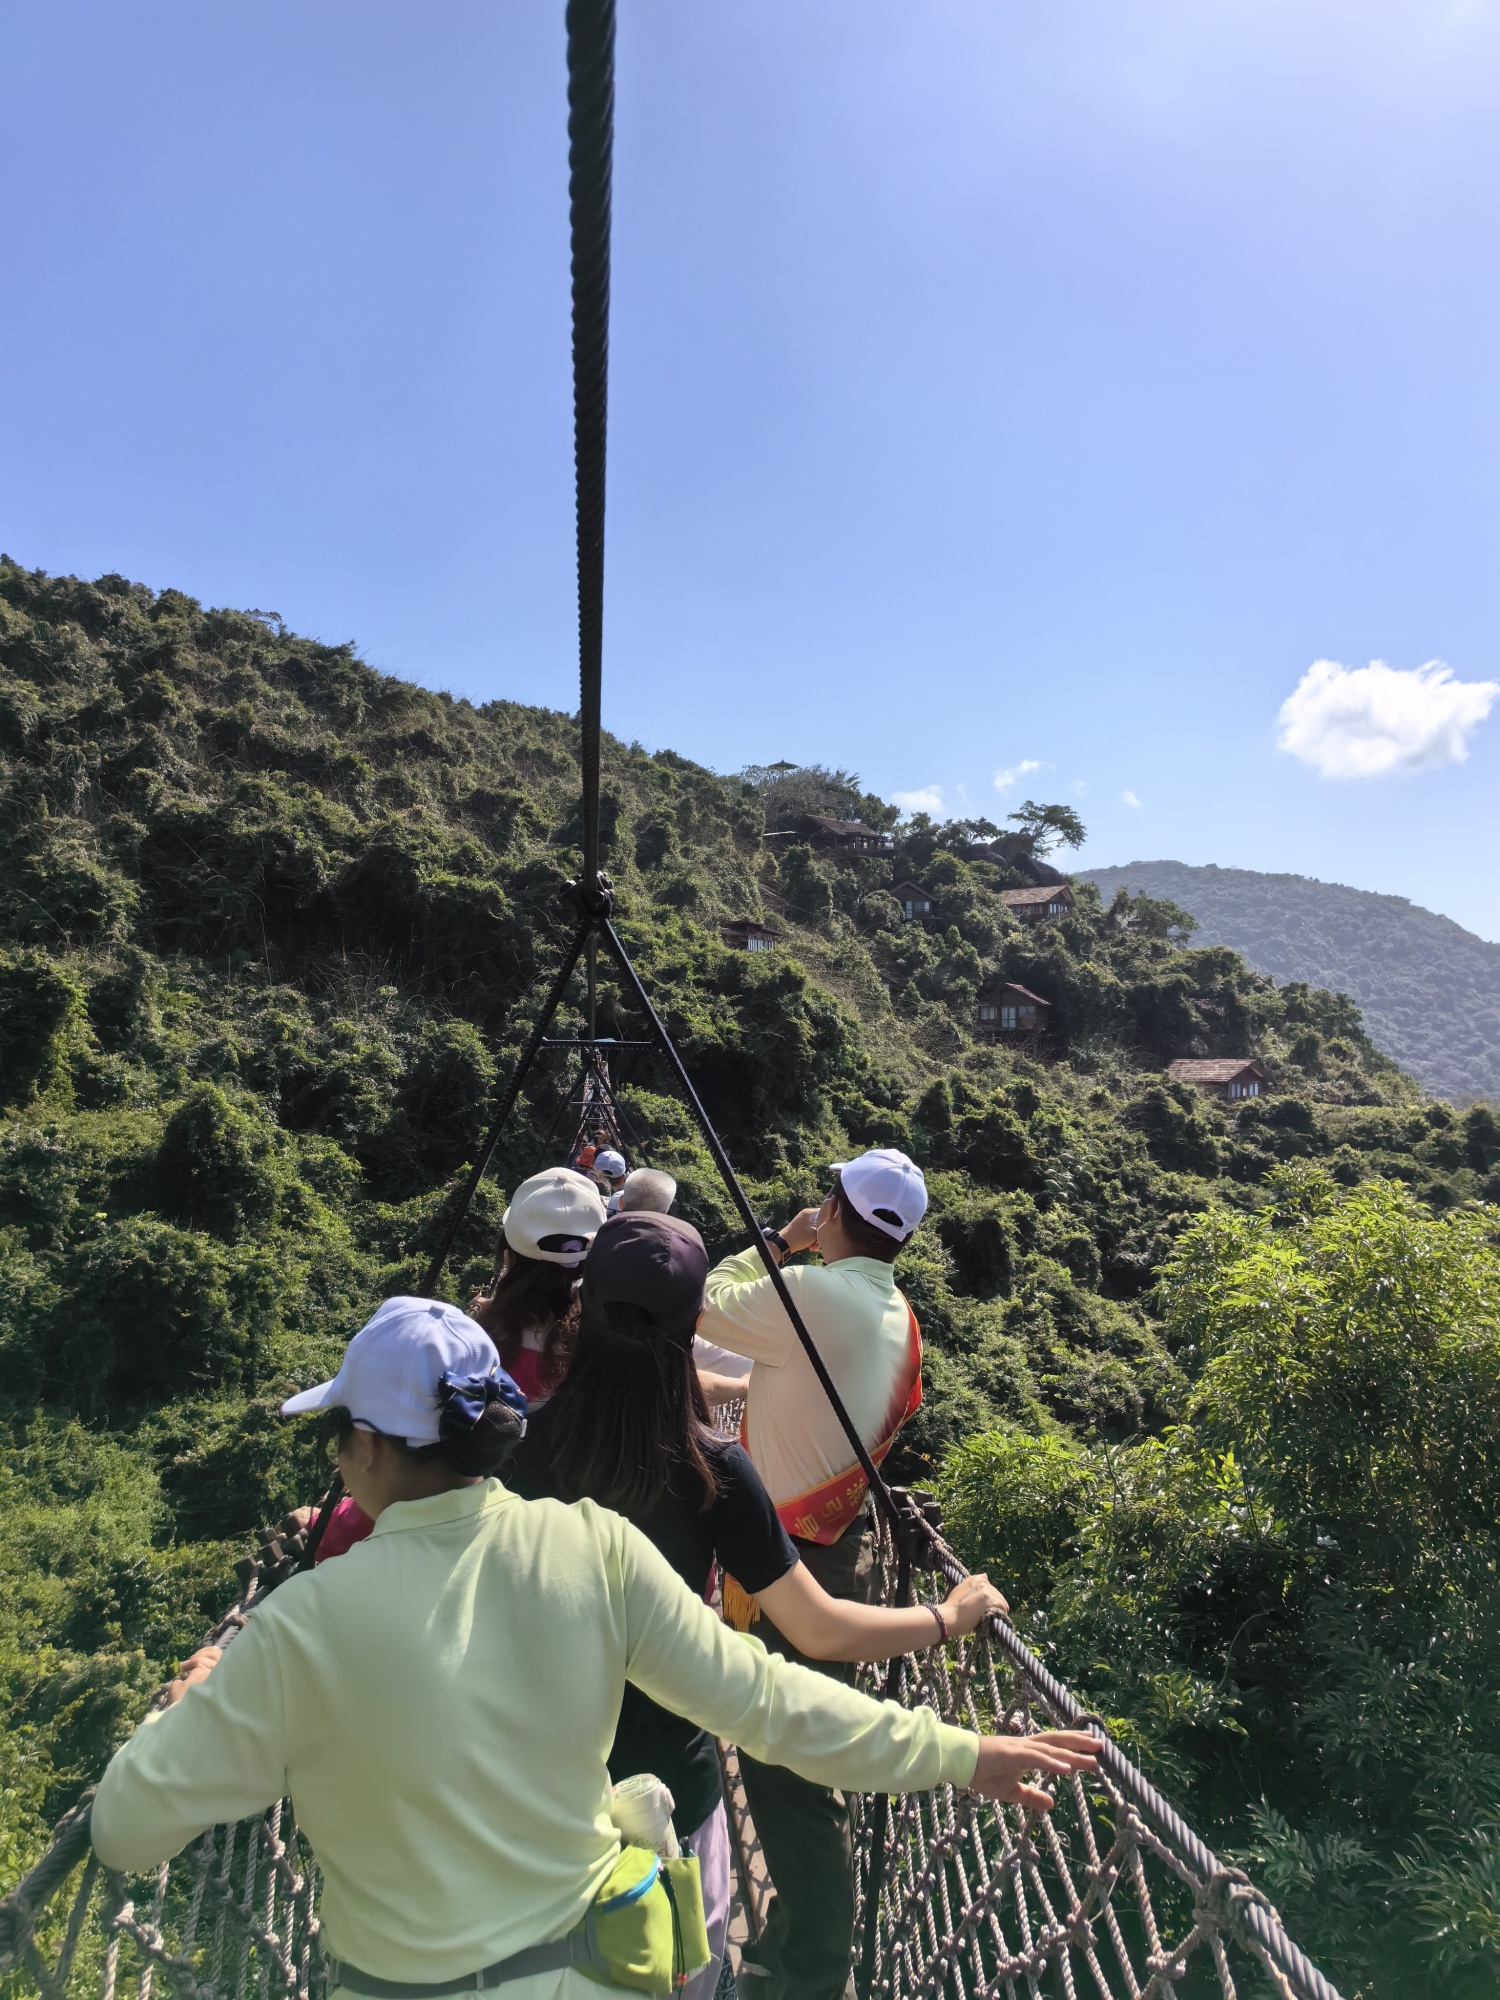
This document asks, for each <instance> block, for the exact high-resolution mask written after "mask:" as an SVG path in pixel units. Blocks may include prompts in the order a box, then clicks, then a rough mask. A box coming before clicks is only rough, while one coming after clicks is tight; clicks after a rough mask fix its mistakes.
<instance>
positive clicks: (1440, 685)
mask: <svg viewBox="0 0 1500 2000" xmlns="http://www.w3.org/2000/svg"><path fill="white" fill-rule="evenodd" d="M1497 695H1500V681H1456V680H1455V679H1454V678H1453V672H1452V669H1451V668H1449V667H1445V666H1444V665H1443V663H1442V661H1441V660H1429V661H1428V662H1427V664H1426V666H1425V667H1416V668H1413V669H1412V670H1411V671H1410V672H1405V671H1403V670H1402V669H1400V668H1398V667H1388V666H1387V665H1386V663H1385V661H1384V660H1371V662H1370V664H1369V666H1367V667H1357V668H1355V667H1344V666H1340V665H1339V663H1338V661H1337V660H1314V661H1313V663H1312V665H1311V666H1310V667H1309V668H1308V670H1307V672H1306V673H1305V674H1304V675H1303V676H1302V678H1301V680H1300V681H1298V683H1297V685H1296V687H1294V688H1293V689H1292V692H1291V693H1290V694H1289V695H1288V696H1287V698H1286V700H1285V701H1284V702H1283V703H1282V704H1281V713H1280V716H1279V718H1278V720H1279V722H1280V725H1281V727H1280V730H1279V733H1278V735H1277V738H1276V745H1277V748H1278V749H1280V750H1285V751H1286V752H1287V753H1288V755H1289V756H1292V757H1297V758H1300V760H1301V761H1302V762H1303V763H1304V764H1311V765H1312V767H1313V769H1314V770H1315V771H1317V772H1319V773H1320V774H1321V775H1322V776H1323V777H1325V778H1382V777H1385V776H1386V775H1387V774H1389V773H1390V772H1393V771H1394V772H1405V773H1411V772H1416V771H1438V770H1441V769H1442V767H1443V765H1445V764H1461V763H1463V761H1464V759H1465V758H1466V757H1467V756H1468V754H1469V738H1470V736H1471V735H1472V734H1473V733H1474V731H1475V730H1476V729H1477V728H1478V727H1479V725H1480V723H1481V722H1483V721H1484V719H1485V717H1486V716H1487V715H1488V714H1489V712H1490V709H1491V708H1492V707H1493V705H1494V701H1495V697H1496V696H1497Z"/></svg>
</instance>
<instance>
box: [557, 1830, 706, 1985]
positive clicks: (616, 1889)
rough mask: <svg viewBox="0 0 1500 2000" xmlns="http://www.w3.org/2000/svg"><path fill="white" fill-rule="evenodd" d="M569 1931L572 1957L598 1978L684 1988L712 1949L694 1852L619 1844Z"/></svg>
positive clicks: (605, 1981) (608, 1981)
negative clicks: (672, 1854)
mask: <svg viewBox="0 0 1500 2000" xmlns="http://www.w3.org/2000/svg"><path fill="white" fill-rule="evenodd" d="M572 1938H573V1947H574V1949H573V1959H572V1962H573V1964H574V1965H576V1966H577V1968H578V1970H579V1971H580V1972H583V1973H587V1975H588V1977H589V1978H590V1979H597V1980H598V1981H599V1982H600V1983H601V1985H604V1986H626V1987H630V1988H632V1989H633V1990H634V1991H635V1992H637V1993H679V1992H681V1990H682V1988H683V1987H684V1986H685V1985H686V1984H687V1982H688V1980H689V1979H690V1978H691V1977H692V1976H693V1974H694V1973H695V1972H701V1971H702V1970H703V1968H704V1966H706V1965H707V1964H708V1961H709V1958H710V1956H711V1954H710V1952H709V1949H708V1925H707V1922H706V1921H705V1919H704V1915H703V1880H702V1877H701V1876H700V1874H699V1872H698V1857H697V1856H696V1855H694V1854H684V1855H682V1856H680V1857H679V1858H678V1859H677V1860H675V1861H664V1860H662V1859H661V1858H660V1857H659V1856H658V1855H655V1854H653V1853H652V1852H651V1850H650V1849H649V1848H646V1847H622V1848H621V1850H620V1858H619V1860H618V1861H617V1862H616V1863H615V1865H614V1867H613V1868H612V1869H611V1870H610V1872H609V1875H608V1876H607V1878H606V1879H605V1882H604V1886H603V1887H602V1888H601V1889H600V1891H599V1893H598V1895H597V1896H595V1898H594V1900H593V1902H592V1903H590V1905H589V1907H588V1911H587V1913H586V1914H585V1916H584V1919H583V1922H582V1923H581V1924H580V1925H579V1926H578V1928H577V1930H575V1931H574V1932H573V1934H572Z"/></svg>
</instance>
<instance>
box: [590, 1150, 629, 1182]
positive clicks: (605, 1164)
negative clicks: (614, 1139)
mask: <svg viewBox="0 0 1500 2000" xmlns="http://www.w3.org/2000/svg"><path fill="white" fill-rule="evenodd" d="M624 1171H625V1155H624V1154H623V1153H617V1152H616V1151H615V1149H614V1147H613V1146H607V1147H606V1148H605V1149H604V1151H603V1152H602V1153H595V1155H594V1172H595V1173H596V1174H608V1175H609V1177H610V1179H611V1180H615V1179H617V1178H618V1177H619V1175H621V1174H623V1173H624Z"/></svg>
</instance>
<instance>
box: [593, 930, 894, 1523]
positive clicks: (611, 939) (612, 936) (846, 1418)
mask: <svg viewBox="0 0 1500 2000" xmlns="http://www.w3.org/2000/svg"><path fill="white" fill-rule="evenodd" d="M599 929H600V932H601V934H602V936H603V938H604V942H605V943H606V945H608V947H609V951H610V956H611V957H612V958H613V959H614V961H615V964H616V965H617V966H618V967H619V968H620V976H621V978H622V979H623V980H624V981H625V984H626V985H627V986H628V987H629V989H630V991H631V992H632V994H634V996H635V1001H636V1005H637V1006H638V1007H639V1008H640V1010H641V1012H642V1013H643V1014H644V1015H645V1017H646V1019H647V1021H648V1022H649V1023H650V1026H651V1031H652V1033H653V1034H654V1035H655V1037H656V1041H657V1046H658V1047H659V1048H660V1050H661V1052H662V1054H663V1055H664V1056H665V1057H666V1059H667V1062H668V1064H669V1066H670V1068H671V1070H672V1074H673V1075H674V1076H675V1077H676V1078H677V1082H678V1085H679V1087H680V1088H681V1091H682V1094H683V1096H684V1097H685V1098H686V1099H687V1104H688V1109H689V1110H690V1111H691V1112H692V1114H693V1117H694V1119H695V1120H696V1121H697V1125H698V1130H699V1131H700V1132H701V1133H702V1134H703V1141H704V1144H705V1145H706V1146H707V1147H708V1150H709V1152H710V1153H711V1154H712V1155H713V1162H714V1165H715V1166H716V1167H717V1168H718V1170H719V1174H720V1177H721V1179H722V1180H723V1182H724V1185H725V1187H726V1188H728V1190H729V1194H730V1199H731V1200H732V1201H733V1202H734V1205H735V1207H736V1208H737V1209H738V1210H739V1212H740V1217H741V1219H742V1220H743V1222H744V1224H745V1227H746V1228H747V1229H748V1230H749V1231H750V1238H751V1241H752V1242H753V1243H754V1245H755V1247H756V1249H757V1250H758V1251H759V1252H760V1258H761V1262H762V1263H763V1264H764V1265H765V1267H766V1276H767V1277H768V1278H769V1279H770V1280H771V1284H772V1286H773V1288H774V1290H775V1293H776V1296H777V1298H779V1299H780V1301H781V1303H782V1307H783V1309H784V1310H785V1312H786V1316H787V1318H788V1319H789V1320H790V1321H791V1323H792V1328H793V1331H794V1332H795V1333H796V1335H797V1338H798V1340H800V1341H801V1343H802V1346H803V1349H804V1351H805V1352H806V1355H807V1358H808V1360H809V1361H810V1362H811V1363H812V1368H813V1373H814V1374H815V1375H816V1376H817V1378H818V1380H819V1381H820V1382H821V1383H822V1385H823V1391H824V1394H825V1395H826V1396H827V1398H828V1400H829V1402H830V1403H831V1404H832V1405H833V1413H834V1415H835V1416H836V1417H837V1418H838V1420H839V1423H840V1425H841V1427H842V1429H843V1432H844V1435H845V1437H847V1438H848V1440H849V1443H850V1445H851V1446H852V1448H853V1451H854V1456H855V1458H856V1460H857V1461H858V1463H859V1469H860V1471H861V1472H863V1474H864V1475H865V1480H866V1483H867V1484H868V1486H869V1488H870V1491H871V1493H872V1494H873V1495H874V1497H875V1500H876V1503H877V1504H878V1506H879V1507H880V1509H881V1511H882V1513H883V1514H884V1515H885V1517H886V1519H887V1521H888V1522H889V1523H890V1527H891V1532H892V1533H893V1534H896V1535H897V1536H898V1538H899V1533H900V1528H901V1525H902V1524H904V1522H905V1520H906V1518H907V1517H906V1516H905V1515H904V1514H903V1513H902V1512H901V1510H900V1509H899V1508H898V1507H897V1505H896V1500H895V1496H894V1495H893V1494H892V1492H891V1489H890V1488H889V1486H887V1485H886V1483H885V1479H884V1477H883V1475H882V1473H881V1470H880V1467H879V1466H878V1465H877V1464H876V1463H875V1461H874V1459H873V1458H871V1456H870V1454H869V1451H868V1450H867V1449H866V1446H865V1441H864V1439H863V1438H862V1437H861V1436H860V1434H859V1432H858V1430H856V1428H855V1426H854V1420H853V1418H852V1417H851V1416H850V1415H849V1412H848V1411H847V1410H846V1409H845V1408H844V1399H843V1397H842V1396H841V1395H840V1394H839V1392H838V1390H837V1388H836V1387H835V1386H834V1381H833V1377H832V1376H831V1375H830V1374H829V1372H828V1369H827V1366H826V1364H825V1363H824V1360H823V1357H822V1355H821V1354H819V1352H818V1350H817V1348H816V1347H815V1346H814V1345H813V1337H812V1335H811V1334H810V1333H809V1332H808V1330H807V1328H806V1326H805V1325H804V1323H803V1319H802V1315H801V1313H799V1312H798V1310H797V1306H796V1302H795V1301H794V1300H793V1298H792V1295H791V1292H790V1290H789V1289H788V1287H787V1282H786V1279H785V1278H784V1277H783V1276H782V1274H781V1266H780V1265H779V1264H778V1263H777V1262H776V1259H775V1257H774V1255H773V1254H772V1252H771V1247H770V1245H769V1244H768V1243H767V1242H766V1240H765V1237H764V1236H763V1235H762V1234H761V1227H760V1223H759V1221H758V1220H757V1219H756V1214H755V1210H754V1209H753V1208H752V1207H751V1206H750V1197H749V1196H748V1195H747V1194H746V1193H745V1190H744V1189H743V1188H742V1187H741V1186H740V1181H739V1175H738V1174H736V1172H735V1170H734V1168H733V1167H732V1166H731V1165H730V1164H729V1155H728V1154H727V1153H726V1152H725V1151H724V1148H723V1145H722V1144H721V1143H720V1140H719V1135H718V1133H717V1132H716V1131H715V1130H714V1128H713V1122H712V1120H711V1119H710V1118H709V1115H708V1113H707V1112H706V1111H705V1110H704V1108H703V1104H702V1101H701V1100H700V1098H699V1096H698V1093H697V1091H696V1090H694V1088H693V1079H692V1078H691V1077H690V1076H689V1075H688V1073H687V1069H686V1066H685V1065H684V1063H683V1060H682V1057H681V1056H680V1055H679V1054H678V1053H677V1046H676V1044H675V1043H674V1042H673V1040H672V1037H671V1036H670V1035H669V1034H668V1033H667V1030H666V1025H665V1023H664V1022H663V1021H662V1019H661V1017H660V1015H659V1014H658V1013H657V1011H656V1009H655V1008H654V1007H653V1006H652V1004H651V999H650V996H649V995H648V993H647V992H646V989H645V987H644V986H643V985H642V984H641V978H640V974H639V973H638V972H637V971H636V969H635V967H634V965H632V964H631V961H630V954H629V952H627V951H626V949H625V947H624V945H623V944H622V943H621V942H620V939H619V936H618V934H617V933H616V931H615V927H614V925H613V924H612V923H611V922H610V921H609V919H608V917H602V918H601V919H600V922H599ZM912 1518H913V1519H916V1520H920V1519H921V1517H920V1516H919V1515H915V1516H913V1517H912ZM923 1526H924V1527H925V1526H926V1523H925V1522H924V1523H923Z"/></svg>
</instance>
